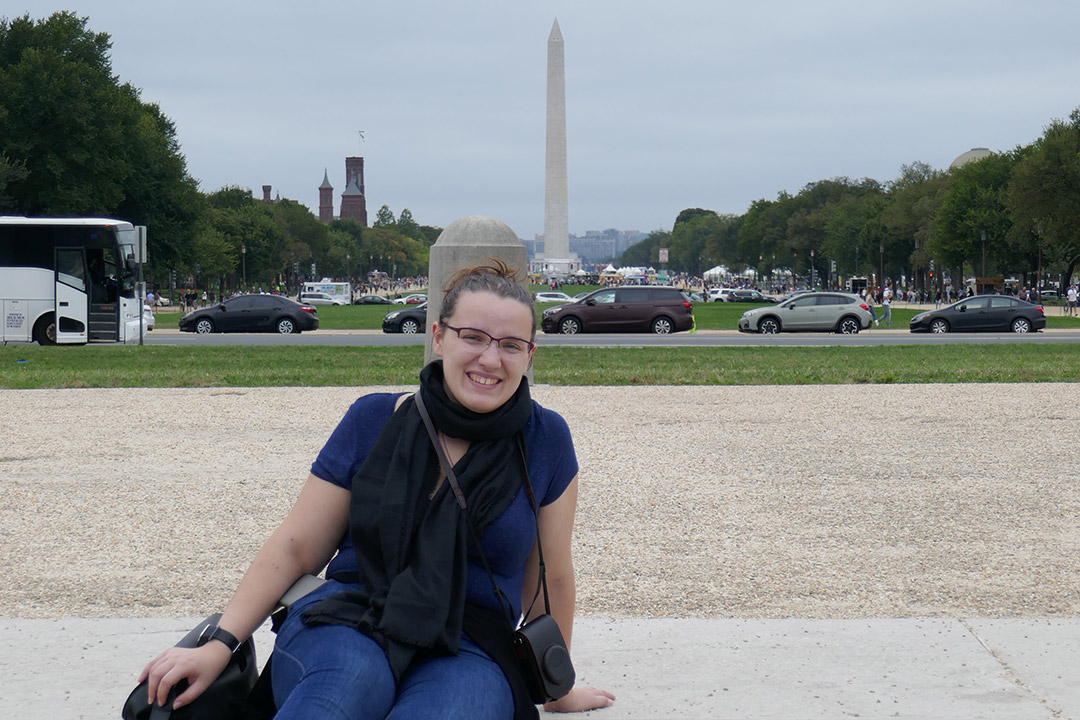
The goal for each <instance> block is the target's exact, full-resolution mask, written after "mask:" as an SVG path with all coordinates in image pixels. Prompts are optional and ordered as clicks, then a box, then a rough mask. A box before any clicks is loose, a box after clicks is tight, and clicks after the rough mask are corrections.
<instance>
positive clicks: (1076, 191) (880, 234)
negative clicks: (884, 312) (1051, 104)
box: [622, 109, 1080, 289]
mask: <svg viewBox="0 0 1080 720" xmlns="http://www.w3.org/2000/svg"><path fill="white" fill-rule="evenodd" d="M661 247H666V248H668V254H669V263H668V268H669V269H670V270H673V271H675V272H687V273H691V274H696V275H701V274H702V273H703V272H705V271H706V270H708V269H710V268H712V267H714V266H716V265H725V266H727V267H728V268H729V269H731V270H732V272H734V273H739V272H742V271H745V270H747V269H753V270H754V271H755V272H756V273H758V274H759V276H760V275H771V274H772V273H773V272H774V271H783V270H790V271H791V272H792V273H793V274H795V275H799V276H803V277H809V276H810V274H811V267H812V268H813V271H814V275H815V276H816V277H817V278H820V279H822V281H825V279H826V278H830V277H832V278H836V277H852V276H865V277H874V276H876V277H877V278H879V283H880V279H881V278H885V279H892V280H894V281H896V280H898V279H899V278H901V277H904V278H905V279H906V284H907V285H908V286H909V287H916V288H919V289H930V288H933V287H941V283H942V280H943V271H948V272H949V273H950V275H951V277H952V278H954V279H955V280H954V282H955V283H957V284H959V282H960V280H959V279H960V278H961V277H964V276H965V274H968V275H974V276H976V277H986V278H1004V277H1008V276H1010V275H1013V274H1015V275H1017V276H1018V277H1019V278H1020V279H1021V282H1022V283H1023V284H1024V285H1025V286H1034V285H1035V284H1036V278H1037V277H1040V276H1041V277H1042V278H1043V279H1044V280H1046V279H1047V278H1052V279H1054V280H1057V281H1060V282H1061V283H1062V285H1068V284H1069V282H1070V281H1071V278H1072V277H1073V274H1074V272H1075V270H1076V265H1077V262H1078V261H1080V109H1078V110H1074V111H1073V112H1072V113H1071V114H1070V115H1069V118H1068V120H1053V121H1051V122H1050V124H1049V125H1047V127H1046V128H1045V130H1044V132H1043V135H1042V136H1041V137H1040V138H1039V139H1037V140H1036V141H1034V142H1033V143H1031V144H1029V145H1025V146H1018V147H1016V148H1015V149H1013V150H1011V151H1008V152H1000V153H991V154H989V155H987V156H986V157H983V158H982V159H979V160H975V161H973V162H969V163H966V164H963V165H961V166H959V167H957V168H954V169H950V170H948V171H939V170H935V169H934V168H932V167H930V166H929V165H927V164H926V163H922V162H915V163H912V164H910V165H905V166H903V167H902V168H901V172H900V176H899V177H898V178H896V179H895V180H892V181H889V182H886V183H881V182H878V181H877V180H872V179H869V178H864V179H861V180H852V179H849V178H845V177H842V178H833V179H830V180H819V181H817V182H812V183H809V184H807V185H806V186H805V187H803V188H802V190H800V191H799V192H798V193H796V194H795V195H791V194H788V193H787V192H781V193H779V195H778V196H777V198H776V199H775V200H765V199H761V200H757V201H755V202H753V203H751V205H750V207H749V208H748V209H747V211H746V212H745V213H744V214H742V215H733V214H719V213H716V212H714V211H712V210H705V209H701V208H689V209H686V210H683V211H682V212H681V213H679V215H678V217H677V218H676V219H675V223H674V226H673V228H672V230H671V231H670V232H669V231H664V230H657V231H654V232H653V233H651V234H650V235H649V236H648V237H646V238H645V239H644V240H643V241H642V242H640V243H638V244H636V245H634V246H633V247H631V248H629V249H628V250H627V252H626V253H624V255H623V257H622V262H623V264H626V265H656V264H657V263H658V259H659V258H658V250H659V248H661ZM1040 284H1041V283H1040ZM999 289H1000V287H999Z"/></svg>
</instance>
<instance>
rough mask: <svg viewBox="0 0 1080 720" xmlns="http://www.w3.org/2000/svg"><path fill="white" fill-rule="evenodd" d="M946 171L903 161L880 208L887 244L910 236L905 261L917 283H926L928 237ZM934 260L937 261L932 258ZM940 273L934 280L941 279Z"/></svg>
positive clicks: (945, 181) (944, 184)
mask: <svg viewBox="0 0 1080 720" xmlns="http://www.w3.org/2000/svg"><path fill="white" fill-rule="evenodd" d="M948 181H949V178H948V175H947V174H946V173H943V172H940V171H938V170H935V169H933V168H932V167H930V166H929V165H927V164H926V163H921V162H916V163H912V164H910V165H904V166H902V167H901V169H900V177H898V178H897V179H896V180H894V181H893V182H892V183H890V185H889V191H888V196H887V198H886V204H885V207H884V209H883V210H882V211H881V226H882V230H883V234H884V237H885V238H887V239H886V243H887V244H888V247H897V246H900V245H903V244H904V243H905V242H906V240H907V239H908V238H910V239H911V246H912V248H911V252H910V254H909V256H908V261H909V262H910V263H911V265H912V267H913V268H914V272H913V274H914V275H915V277H916V278H918V283H917V284H918V285H919V287H920V288H921V287H925V282H926V281H927V280H928V279H929V278H928V276H927V274H928V271H929V268H930V262H931V261H932V260H935V258H934V257H933V256H932V255H931V253H930V249H929V248H930V239H931V237H932V236H933V233H934V217H935V214H936V212H937V209H938V207H939V206H940V205H941V200H942V197H943V195H944V192H945V189H946V187H947V186H948ZM935 264H936V262H935ZM940 277H941V275H940V273H939V274H938V275H937V278H935V283H934V284H936V283H937V280H938V279H940Z"/></svg>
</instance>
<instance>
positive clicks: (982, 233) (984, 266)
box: [975, 230, 986, 292]
mask: <svg viewBox="0 0 1080 720" xmlns="http://www.w3.org/2000/svg"><path fill="white" fill-rule="evenodd" d="M979 236H980V237H981V238H982V276H983V282H984V283H985V282H986V231H985V230H980V231H979ZM975 292H981V290H980V288H979V284H978V283H977V282H976V283H975Z"/></svg>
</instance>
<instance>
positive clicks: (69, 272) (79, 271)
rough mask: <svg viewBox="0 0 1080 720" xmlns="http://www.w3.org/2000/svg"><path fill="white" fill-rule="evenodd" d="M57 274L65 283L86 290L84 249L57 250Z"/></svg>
mask: <svg viewBox="0 0 1080 720" xmlns="http://www.w3.org/2000/svg"><path fill="white" fill-rule="evenodd" d="M56 276H57V278H59V279H60V282H62V283H64V284H65V285H70V286H71V287H73V288H75V289H77V290H80V291H82V292H86V267H85V266H84V265H83V254H82V250H57V251H56Z"/></svg>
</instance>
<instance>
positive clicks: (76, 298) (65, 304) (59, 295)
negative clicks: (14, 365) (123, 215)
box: [0, 216, 140, 345]
mask: <svg viewBox="0 0 1080 720" xmlns="http://www.w3.org/2000/svg"><path fill="white" fill-rule="evenodd" d="M136 248H137V237H136V230H135V227H134V226H133V225H132V224H131V223H128V222H124V221H123V220H110V219H108V218H28V217H6V216H3V217H0V311H2V312H3V322H2V324H0V341H2V342H4V343H8V342H20V341H21V342H30V341H32V340H36V341H37V342H38V343H39V344H40V345H53V344H55V343H65V344H72V343H86V342H95V341H96V342H122V343H129V342H138V341H139V320H140V318H139V311H140V307H139V305H140V303H139V301H138V299H137V298H136V296H135V267H136V265H135V252H136Z"/></svg>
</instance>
